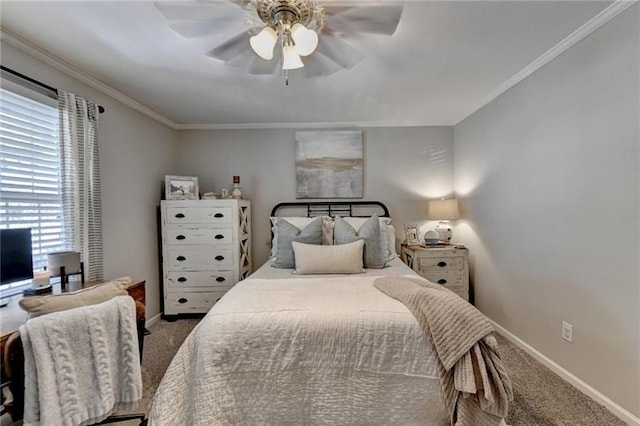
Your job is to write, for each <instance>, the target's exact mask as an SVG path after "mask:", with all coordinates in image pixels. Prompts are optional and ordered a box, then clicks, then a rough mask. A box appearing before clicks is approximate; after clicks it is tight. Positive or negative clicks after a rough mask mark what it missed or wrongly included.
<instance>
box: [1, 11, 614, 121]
mask: <svg viewBox="0 0 640 426" xmlns="http://www.w3.org/2000/svg"><path fill="white" fill-rule="evenodd" d="M217 3H219V4H216V5H213V7H215V8H218V9H217V10H220V11H221V13H222V12H224V13H229V14H230V15H233V14H234V13H235V10H236V9H237V10H239V13H238V15H237V16H238V18H236V19H233V18H230V20H229V24H228V25H222V26H220V27H219V28H218V29H216V31H215V32H216V33H215V34H214V35H212V36H209V37H202V38H196V39H187V38H184V37H182V36H181V35H179V34H177V33H176V32H174V31H173V30H171V29H170V28H169V25H168V22H167V20H166V19H165V18H164V17H163V16H162V15H161V14H160V13H159V11H158V10H157V9H156V7H155V6H154V4H153V3H152V2H123V1H119V2H118V1H113V2H95V1H74V2H49V1H2V4H1V7H2V10H1V23H2V26H3V28H4V29H6V30H9V31H10V32H11V33H13V34H15V35H17V36H19V37H20V38H22V39H24V40H25V41H27V42H29V43H31V44H33V45H36V46H38V47H39V48H41V49H43V50H45V51H47V52H49V53H51V54H53V55H54V56H56V57H58V58H60V59H61V60H63V61H65V62H67V63H69V64H71V65H73V66H74V67H76V68H78V69H80V70H82V71H84V72H85V73H86V74H88V75H90V76H92V77H93V78H95V79H97V80H99V81H100V82H102V83H104V84H106V85H108V86H110V87H111V88H113V89H115V90H117V91H119V92H121V93H122V94H124V95H126V96H128V97H129V98H131V99H133V100H135V101H137V102H139V103H140V104H142V105H144V106H145V107H147V108H149V109H151V110H153V111H155V112H156V113H158V114H160V115H162V116H164V117H165V118H167V119H169V120H170V121H172V122H174V123H177V124H179V125H187V126H183V127H189V126H191V127H197V125H202V127H207V126H209V127H225V126H231V127H233V126H234V125H240V126H243V125H247V126H261V125H265V126H270V125H271V126H273V125H274V123H275V124H277V125H281V124H289V125H291V124H293V125H295V123H304V124H305V125H309V124H313V123H317V124H321V123H325V124H326V123H335V124H356V125H362V126H365V125H371V126H374V125H397V126H401V125H434V124H436V125H437V124H443V125H447V124H455V123H457V122H458V121H460V120H461V119H463V118H464V117H466V116H467V115H468V114H470V113H472V112H473V111H474V110H476V109H477V108H478V107H480V106H482V105H483V104H484V103H486V101H487V100H488V99H490V97H491V96H492V95H495V93H496V90H499V89H500V87H501V86H502V87H504V84H505V82H507V81H509V80H510V79H512V77H513V76H514V75H516V74H518V73H519V72H520V71H521V70H522V69H523V68H524V67H526V66H527V65H528V64H530V63H531V62H532V61H535V60H536V59H537V58H539V57H540V56H541V55H543V54H545V52H547V51H549V49H552V48H553V47H554V46H556V45H557V44H558V43H559V42H561V41H563V39H565V38H566V37H568V36H569V35H571V34H572V33H573V32H574V31H576V30H577V29H578V28H580V27H581V26H582V25H584V24H585V23H586V22H587V21H589V20H590V19H592V18H593V17H594V16H596V15H598V14H599V13H600V12H602V11H603V10H604V9H605V8H607V6H609V5H610V4H611V2H600V1H440V2H436V1H409V2H407V3H406V5H405V9H404V12H403V16H402V19H401V21H400V24H399V26H398V29H397V31H396V33H395V34H394V35H393V36H377V35H376V36H367V37H366V38H365V39H364V41H362V40H361V41H362V42H361V44H359V46H361V49H362V51H363V52H364V53H365V58H364V59H363V60H362V61H361V62H359V63H358V64H357V65H355V66H354V67H353V68H352V69H345V70H342V71H339V72H337V73H335V74H333V75H330V76H327V77H315V78H296V72H295V71H293V72H292V73H291V83H290V86H288V87H285V86H284V84H283V80H282V78H281V76H280V75H279V74H278V75H275V76H254V75H249V74H248V73H246V72H243V71H239V70H238V69H237V68H233V67H231V66H228V65H225V64H224V63H222V62H219V61H217V60H215V59H211V58H209V57H207V56H205V53H206V52H208V51H209V50H210V49H211V48H213V47H215V46H216V45H217V44H219V43H221V42H223V41H225V40H226V39H228V38H229V37H231V36H233V35H235V34H236V33H238V32H239V31H242V30H243V29H244V28H246V24H245V23H244V21H245V19H244V12H243V11H242V10H240V9H239V8H237V7H236V6H235V5H233V4H231V3H226V2H220V1H218V2H217ZM227 9H228V10H227ZM321 42H322V41H321ZM19 71H20V72H23V73H26V74H28V70H19ZM298 75H299V74H298Z"/></svg>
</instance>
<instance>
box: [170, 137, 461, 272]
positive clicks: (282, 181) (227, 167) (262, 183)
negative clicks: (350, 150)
mask: <svg viewBox="0 0 640 426" xmlns="http://www.w3.org/2000/svg"><path fill="white" fill-rule="evenodd" d="M294 132H295V131H294V130H210V131H183V132H180V134H179V135H178V138H179V141H178V146H179V155H178V156H177V157H178V165H177V167H176V168H177V170H178V172H179V173H182V174H185V175H192V176H198V178H199V183H200V191H201V192H204V191H206V192H212V191H215V192H220V189H221V188H222V187H229V188H230V187H231V182H232V177H233V175H240V177H241V184H242V188H243V193H244V196H245V198H246V199H249V200H251V202H252V214H253V250H254V251H253V261H254V265H255V267H256V268H257V267H258V266H260V265H262V264H263V263H264V262H265V261H266V260H267V257H268V255H269V245H270V235H271V232H270V228H269V219H268V217H269V213H270V211H271V208H272V207H273V206H274V205H275V204H277V203H279V202H283V201H295V143H294ZM363 145H364V163H365V167H364V168H365V171H364V175H365V177H364V199H365V200H380V201H383V202H384V203H385V204H386V205H387V206H388V207H389V209H390V212H391V216H392V218H393V223H394V225H395V227H396V233H397V237H398V238H401V236H400V233H401V232H402V224H403V223H409V222H411V223H417V224H422V225H427V223H426V222H425V216H426V202H425V199H426V197H431V198H433V197H440V196H444V195H448V194H449V193H451V191H452V179H453V163H452V159H453V130H452V128H451V127H415V128H372V129H365V130H364V136H363Z"/></svg>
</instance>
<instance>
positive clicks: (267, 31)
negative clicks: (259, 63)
mask: <svg viewBox="0 0 640 426" xmlns="http://www.w3.org/2000/svg"><path fill="white" fill-rule="evenodd" d="M277 41H278V34H277V33H276V32H275V31H274V30H273V28H271V27H264V28H263V29H262V31H260V32H259V33H258V34H257V35H255V36H253V37H251V38H250V39H249V44H250V45H251V48H252V49H253V51H254V52H255V53H256V55H258V56H260V57H261V58H262V59H266V60H267V61H269V60H271V59H273V48H274V47H275V45H276V42H277Z"/></svg>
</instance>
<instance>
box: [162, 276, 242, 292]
mask: <svg viewBox="0 0 640 426" xmlns="http://www.w3.org/2000/svg"><path fill="white" fill-rule="evenodd" d="M233 283H234V279H233V271H169V272H168V273H167V285H168V286H169V288H170V291H171V290H180V291H183V290H184V289H185V288H199V289H200V290H202V289H203V288H204V289H207V288H208V289H211V290H216V291H218V290H220V291H226V290H229V289H230V288H231V287H233Z"/></svg>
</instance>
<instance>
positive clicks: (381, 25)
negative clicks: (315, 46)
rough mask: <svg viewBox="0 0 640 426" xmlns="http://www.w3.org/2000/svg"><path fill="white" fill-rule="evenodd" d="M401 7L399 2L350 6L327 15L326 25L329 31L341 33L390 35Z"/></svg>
mask: <svg viewBox="0 0 640 426" xmlns="http://www.w3.org/2000/svg"><path fill="white" fill-rule="evenodd" d="M403 9H404V4H401V3H394V4H387V3H385V4H381V5H375V6H359V7H352V8H349V9H348V10H344V11H341V12H340V13H337V14H334V15H331V16H327V26H328V27H329V28H328V29H329V30H330V31H331V32H336V33H342V34H356V33H369V34H384V35H392V34H393V33H395V32H396V29H397V28H398V23H399V22H400V18H401V17H402V11H403Z"/></svg>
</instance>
